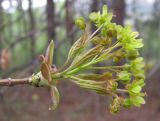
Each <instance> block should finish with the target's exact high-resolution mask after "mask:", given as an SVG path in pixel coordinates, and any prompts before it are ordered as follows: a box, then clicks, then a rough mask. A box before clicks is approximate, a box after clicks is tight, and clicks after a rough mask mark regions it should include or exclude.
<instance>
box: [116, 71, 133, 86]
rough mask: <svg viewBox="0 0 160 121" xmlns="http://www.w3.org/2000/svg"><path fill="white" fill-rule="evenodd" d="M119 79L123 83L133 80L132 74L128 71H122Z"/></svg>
mask: <svg viewBox="0 0 160 121" xmlns="http://www.w3.org/2000/svg"><path fill="white" fill-rule="evenodd" d="M117 76H118V79H119V80H120V81H122V82H123V83H128V82H129V81H130V80H131V74H130V73H128V72H127V71H121V72H120V73H118V75H117Z"/></svg>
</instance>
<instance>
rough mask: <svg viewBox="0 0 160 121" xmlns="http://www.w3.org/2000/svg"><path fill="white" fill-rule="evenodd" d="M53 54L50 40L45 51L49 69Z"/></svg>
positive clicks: (52, 43)
mask: <svg viewBox="0 0 160 121" xmlns="http://www.w3.org/2000/svg"><path fill="white" fill-rule="evenodd" d="M53 54H54V41H53V40H52V41H51V42H50V44H49V46H48V48H47V50H46V55H45V59H46V61H47V64H48V66H49V68H50V67H51V65H52V61H53Z"/></svg>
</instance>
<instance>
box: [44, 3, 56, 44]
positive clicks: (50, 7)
mask: <svg viewBox="0 0 160 121" xmlns="http://www.w3.org/2000/svg"><path fill="white" fill-rule="evenodd" d="M46 12H47V23H48V28H47V29H48V43H49V42H50V41H51V40H52V39H54V38H55V5H54V1H53V0H47V11H46Z"/></svg>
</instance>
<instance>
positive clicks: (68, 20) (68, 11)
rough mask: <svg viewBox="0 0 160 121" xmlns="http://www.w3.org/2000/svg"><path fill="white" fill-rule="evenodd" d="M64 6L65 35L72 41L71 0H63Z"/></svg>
mask: <svg viewBox="0 0 160 121" xmlns="http://www.w3.org/2000/svg"><path fill="white" fill-rule="evenodd" d="M65 8H66V31H67V37H69V38H71V43H73V40H74V38H73V37H74V36H73V26H74V21H73V0H66V2H65Z"/></svg>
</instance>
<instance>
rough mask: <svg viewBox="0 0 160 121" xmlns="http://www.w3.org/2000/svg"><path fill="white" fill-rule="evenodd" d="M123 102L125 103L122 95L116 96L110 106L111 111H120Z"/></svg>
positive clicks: (114, 112)
mask: <svg viewBox="0 0 160 121" xmlns="http://www.w3.org/2000/svg"><path fill="white" fill-rule="evenodd" d="M123 103H124V99H123V98H122V97H116V98H115V99H114V100H113V102H112V103H111V104H110V106H109V109H110V112H111V113H113V114H116V113H118V112H119V111H120V107H121V106H122V105H123Z"/></svg>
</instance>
